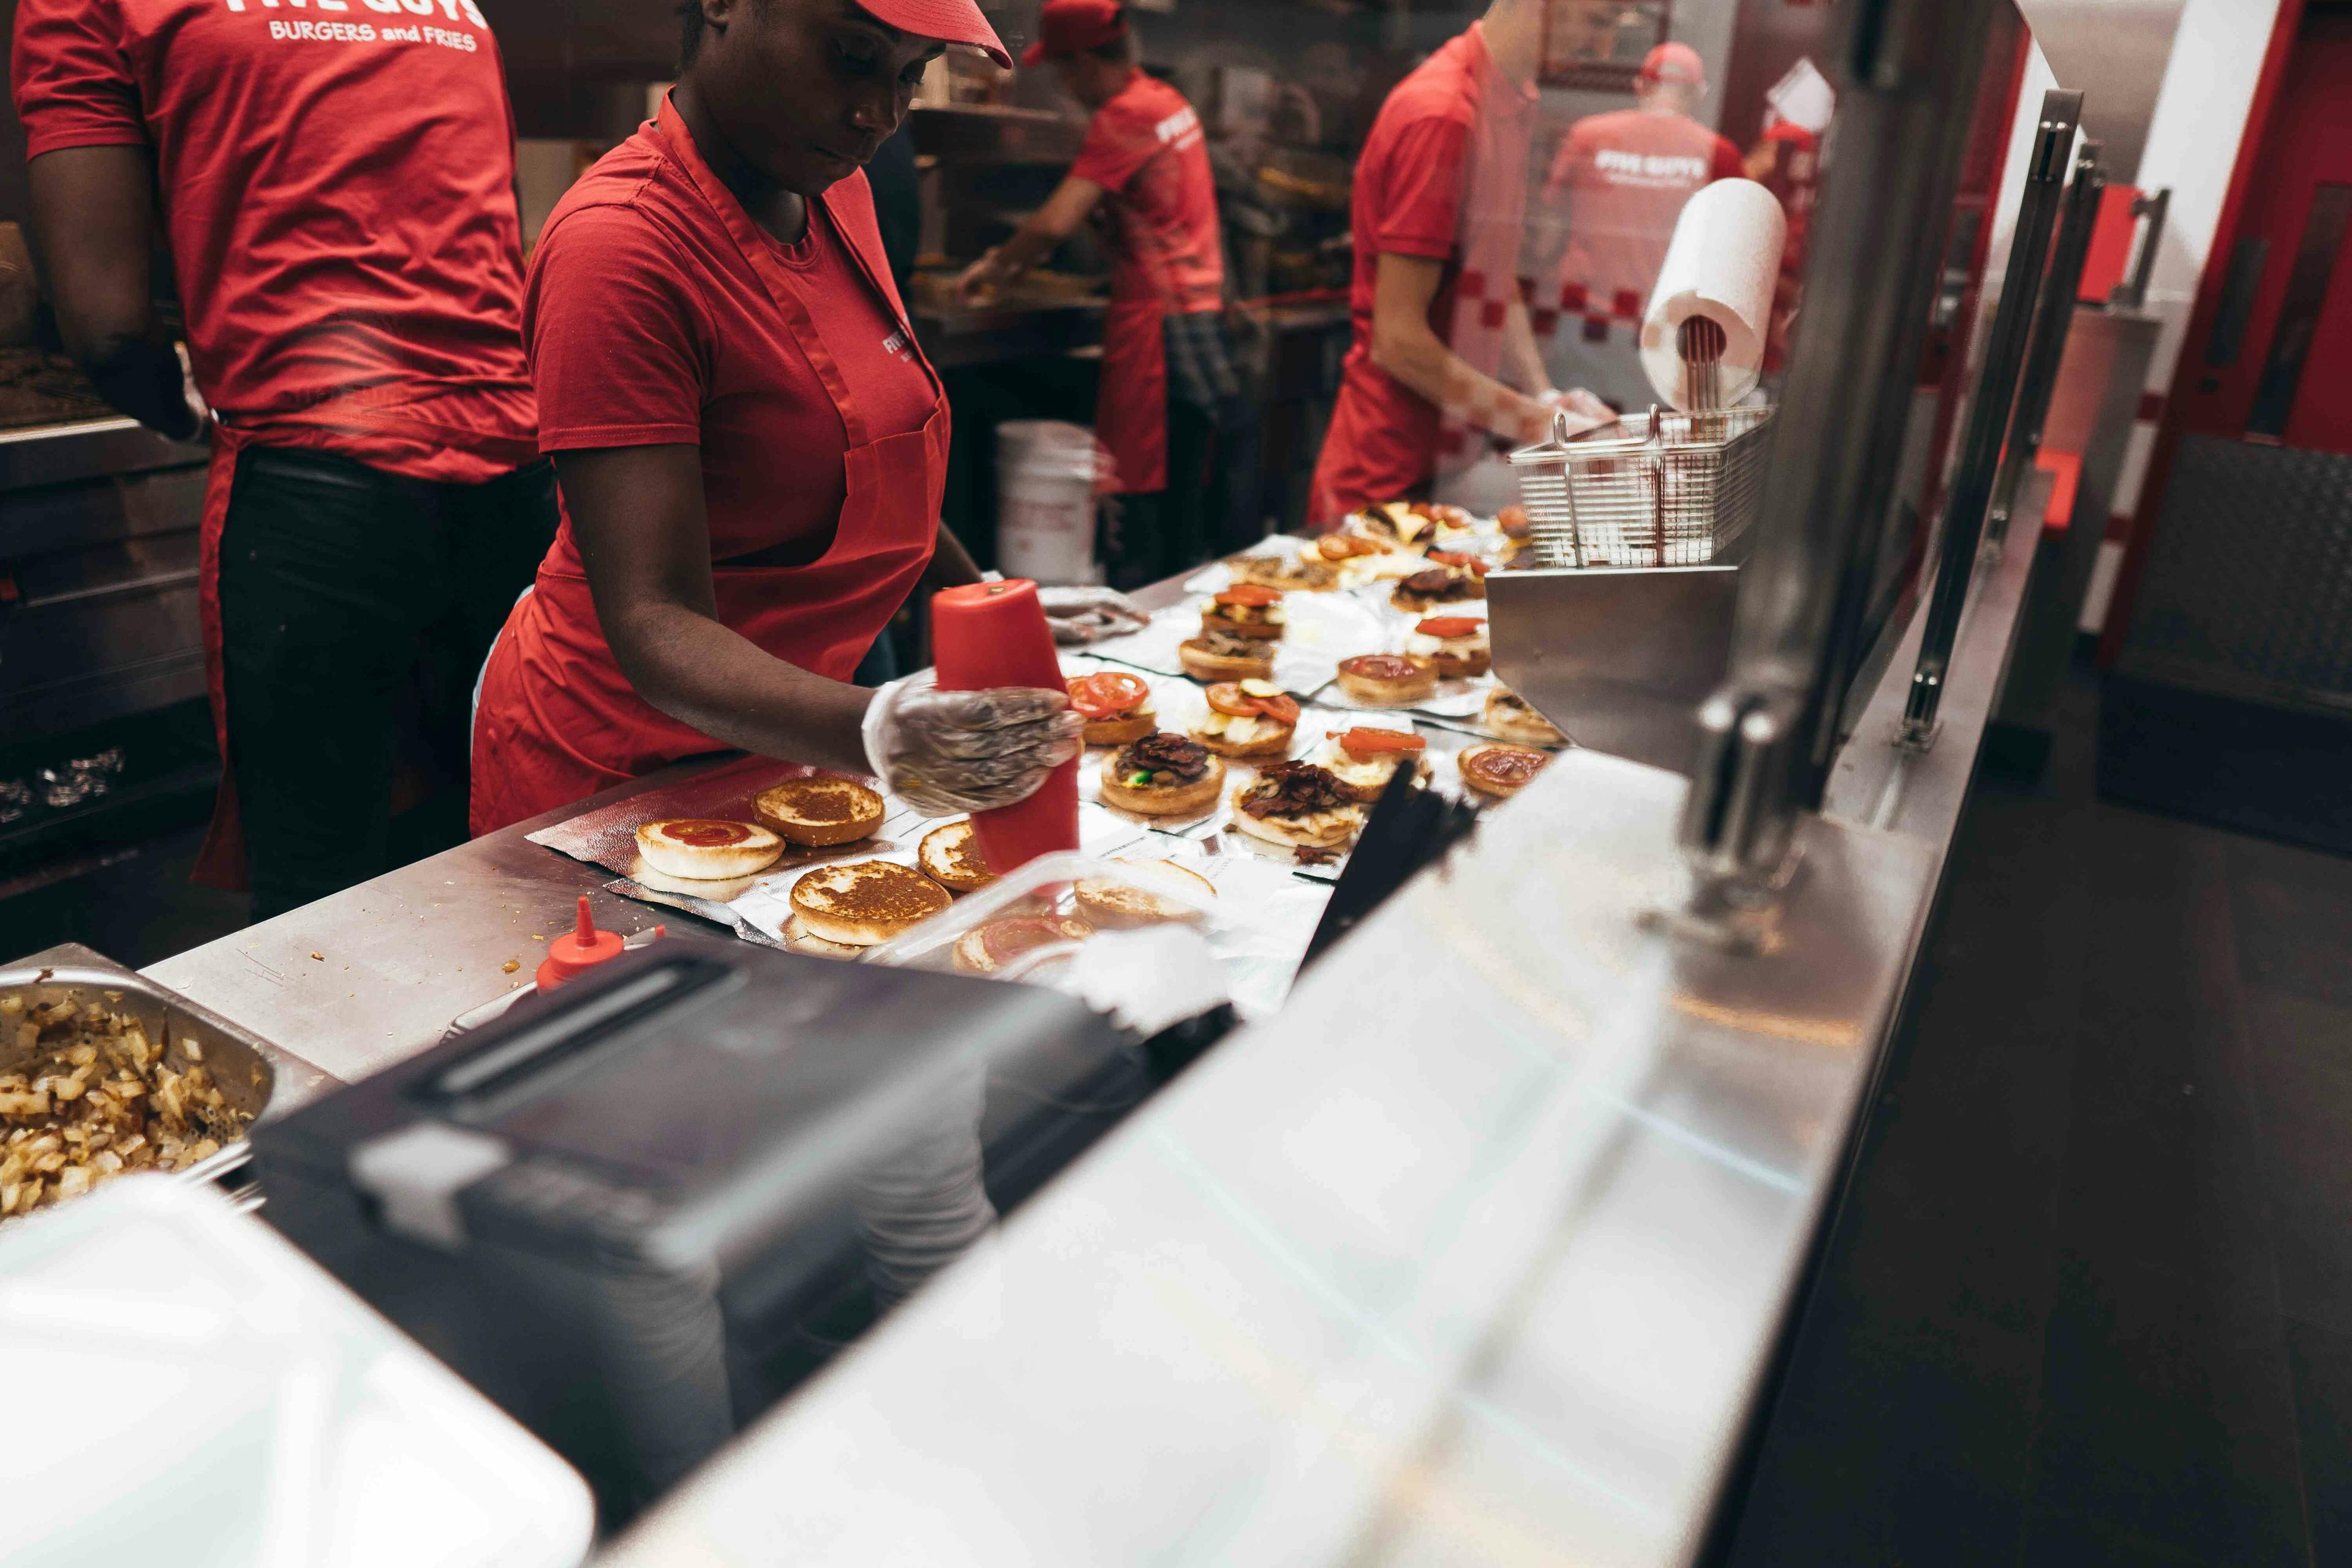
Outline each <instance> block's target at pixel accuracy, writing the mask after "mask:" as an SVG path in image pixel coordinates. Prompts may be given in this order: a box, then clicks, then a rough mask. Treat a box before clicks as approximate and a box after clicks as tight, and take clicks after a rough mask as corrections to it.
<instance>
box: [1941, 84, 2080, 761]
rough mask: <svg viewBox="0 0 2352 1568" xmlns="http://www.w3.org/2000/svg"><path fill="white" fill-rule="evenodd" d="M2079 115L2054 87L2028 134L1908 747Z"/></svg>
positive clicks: (1989, 477)
mask: <svg viewBox="0 0 2352 1568" xmlns="http://www.w3.org/2000/svg"><path fill="white" fill-rule="evenodd" d="M2082 118H2083V95H2082V94H2081V93H2079V92H2064V91H2055V90H2053V91H2051V92H2048V93H2045V94H2043V95H2042V117H2041V125H2040V129H2038V130H2037V131H2036V132H2035V133H2034V138H2033V153H2032V161H2031V162H2029V163H2027V165H2026V174H2025V194H2024V195H2023V196H2021V198H2020V199H2019V202H2018V209H2017V228H2016V231H2015V238H2014V239H2013V240H2012V242H2011V247H2010V252H2009V268H2008V270H2007V271H2006V272H2005V273H2004V274H2003V275H2002V279H2001V291H2000V311H1999V312H1998V313H1997V314H1996V315H1995V316H1994V318H1993V324H1992V336H1991V338H1990V341H1989V342H1988V343H1987V346H1986V349H1985V363H1984V369H1983V370H1982V371H1981V372H1980V373H1979V375H1978V378H1977V391H1976V397H1975V399H1974V400H1973V404H1972V405H1971V406H1970V408H1969V426H1968V433H1967V435H1966V437H1964V438H1963V440H1962V442H1961V446H1960V460H1959V464H1958V468H1956V469H1955V470H1954V477H1953V481H1952V490H1951V499H1950V500H1949V501H1948V503H1947V505H1946V508H1945V511H1944V548H1943V554H1942V559H1941V560H1940V562H1939V563H1938V564H1937V571H1936V586H1935V591H1934V594H1933V595H1932V596H1931V597H1930V598H1929V599H1928V602H1927V621H1926V624H1925V627H1924V632H1923V636H1922V639H1921V642H1920V645H1919V666H1918V668H1916V670H1914V671H1913V672H1912V676H1911V694H1910V699H1909V700H1908V701H1907V702H1906V704H1905V706H1904V710H1903V741H1902V743H1903V744H1905V745H1907V746H1914V747H1919V748H1925V747H1927V746H1929V745H1932V744H1934V743H1935V737H1936V710H1937V705H1938V704H1939V703H1941V702H1942V700H1943V696H1944V672H1945V670H1946V668H1948V666H1949V665H1950V663H1951V658H1952V643H1953V641H1954V639H1955V638H1957V637H1958V636H1959V630H1960V613H1961V611H1962V610H1964V609H1965V608H1967V606H1968V597H1969V582H1970V581H1971V580H1972V579H1973V578H1974V577H1975V575H1976V565H1977V554H1978V547H1979V545H1980V544H1981V543H1982V542H1983V540H1984V526H1985V516H1986V513H1987V512H1988V510H1990V507H1991V503H1992V492H1993V481H1994V479H1996V477H1997V475H1998V470H1999V468H2000V453H2001V445H2002V439H2003V437H2004V436H2005V435H2006V434H2007V432H2008V430H2009V426H2010V416H2011V413H2012V411H2013V409H2014V406H2015V402H2016V397H2017V384H2018V376H2019V374H2020V373H2021V371H2022V370H2023V369H2024V366H2025V348H2026V339H2027V337H2028V336H2029V335H2030V334H2031V332H2032V324H2033V307H2034V302H2035V300H2037V299H2038V298H2039V297H2040V292H2041V286H2042V276H2043V274H2044V273H2045V272H2047V271H2048V270H2049V265H2050V231H2051V229H2052V228H2053V226H2054V225H2055V224H2056V222H2057V217H2058V204H2059V198H2060V196H2061V195H2063V193H2064V189H2065V186H2064V180H2065V174H2066V154H2067V152H2068V150H2069V149H2071V148H2072V147H2073V146H2074V131H2075V127H2076V126H2077V125H2079V124H2080V123H2081V122H2082Z"/></svg>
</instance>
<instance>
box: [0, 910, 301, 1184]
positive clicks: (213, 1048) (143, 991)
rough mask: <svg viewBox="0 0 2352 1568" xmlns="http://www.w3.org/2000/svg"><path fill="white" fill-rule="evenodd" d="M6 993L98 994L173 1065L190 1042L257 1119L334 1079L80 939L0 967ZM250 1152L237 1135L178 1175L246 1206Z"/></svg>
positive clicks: (1, 1063) (53, 998) (31, 999)
mask: <svg viewBox="0 0 2352 1568" xmlns="http://www.w3.org/2000/svg"><path fill="white" fill-rule="evenodd" d="M5 996H17V997H21V998H23V999H24V1002H25V1004H26V1006H28V1007H40V1006H50V1005H55V1004H57V1003H59V1002H63V1001H66V1000H68V998H75V999H79V1000H81V1001H83V1002H89V1001H98V1000H103V1002H104V1003H105V1005H106V1006H107V1007H108V1008H109V1009H110V1011H113V1012H116V1013H120V1014H122V1015H123V1016H126V1017H131V1018H136V1019H137V1020H138V1021H139V1024H140V1026H141V1027H142V1029H144V1030H145V1031H146V1033H147V1037H148V1038H150V1039H152V1040H158V1041H163V1042H166V1044H167V1047H168V1048H167V1050H166V1052H165V1056H164V1059H165V1060H166V1061H168V1062H170V1063H171V1064H172V1065H173V1066H174V1067H176V1068H187V1067H188V1066H189V1065H191V1062H192V1060H193V1059H194V1058H192V1057H191V1056H190V1053H189V1049H188V1047H190V1046H191V1045H192V1044H193V1045H194V1047H195V1049H196V1050H197V1051H198V1052H200V1053H202V1060H203V1062H204V1064H205V1067H207V1068H210V1069H211V1077H212V1080H213V1082H214V1084H215V1086H216V1087H217V1088H218V1089H220V1091H221V1097H222V1098H223V1099H225V1100H227V1101H228V1102H229V1104H230V1105H231V1106H232V1107H234V1108H235V1109H236V1110H238V1111H239V1112H241V1113H243V1114H245V1115H247V1116H251V1117H253V1118H254V1119H255V1120H256V1121H257V1123H258V1122H261V1121H275V1120H276V1119H277V1118H278V1117H281V1116H284V1115H286V1114H288V1113H289V1112H290V1111H292V1110H295V1109H297V1108H298V1107H300V1106H302V1105H306V1104H308V1103H309V1102H310V1101H311V1100H316V1099H318V1098H319V1096H320V1095H321V1094H324V1093H326V1092H327V1091H328V1090H329V1089H331V1088H332V1087H333V1084H334V1080H333V1079H331V1078H329V1077H328V1076H327V1075H326V1074H325V1073H322V1072H320V1070H319V1069H318V1068H314V1067H312V1066H311V1065H310V1063H308V1062H305V1061H300V1060H298V1059H296V1058H293V1057H290V1056H288V1055H287V1054H286V1053H285V1052H284V1051H281V1050H279V1049H278V1047H275V1046H273V1045H271V1044H270V1043H269V1042H268V1041H267V1040H265V1039H263V1038H261V1037H259V1036H257V1035H255V1034H252V1033H250V1032H249V1031H247V1030H246V1029H243V1028H240V1027H238V1026H236V1025H235V1024H232V1023H230V1022H229V1021H228V1020H227V1019H226V1018H224V1017H222V1016H220V1015H219V1014H217V1013H215V1012H212V1011H211V1010H209V1009H207V1008H204V1007H199V1006H198V1005H195V1004H194V1002H191V1001H189V1000H188V999H187V998H186V997H184V996H182V995H180V994H178V993H176V992H173V991H171V990H167V989H166V988H165V987H163V986H161V985H158V984H155V982H153V981H152V980H150V979H148V978H147V977H146V976H144V975H142V974H141V973H139V972H138V971H137V970H134V969H126V968H125V967H123V966H122V965H121V964H120V963H115V962H114V961H113V960H112V959H110V958H107V957H105V956H104V955H102V954H100V953H98V952H93V951H91V950H90V949H89V948H87V947H84V946H82V945H81V944H80V943H79V942H61V943H59V944H58V946H56V947H51V948H44V949H43V950H42V951H40V952H36V953H33V954H31V955H30V956H28V957H25V958H20V959H16V961H14V962H13V963H8V964H5V966H0V997H5ZM9 1060H10V1048H9V1046H8V1045H6V1044H0V1071H5V1070H7V1068H8V1065H9ZM252 1153H253V1151H252V1145H251V1143H250V1142H248V1141H246V1140H240V1141H238V1142H235V1143H232V1144H230V1145H229V1146H228V1147H227V1148H226V1149H223V1150H222V1151H221V1152H219V1153H217V1154H215V1155H214V1156H212V1157H211V1158H210V1159H207V1160H205V1161H203V1162H202V1163H198V1164H195V1165H191V1166H189V1167H188V1168H187V1169H186V1170H184V1171H181V1172H178V1173H176V1174H177V1175H178V1176H179V1177H180V1178H181V1179H183V1180H185V1181H190V1182H199V1183H205V1182H216V1183H218V1184H220V1185H221V1186H222V1187H223V1188H224V1189H225V1190H226V1191H227V1193H228V1194H229V1196H230V1197H231V1198H232V1199H235V1200H236V1201H239V1202H242V1203H246V1204H248V1205H250V1204H251V1203H253V1202H255V1201H257V1194H256V1193H255V1192H254V1190H253V1187H252V1184H251V1183H250V1181H249V1180H248V1179H247V1177H246V1176H245V1175H244V1171H245V1167H246V1165H247V1163H248V1162H249V1161H250V1160H251V1159H252Z"/></svg>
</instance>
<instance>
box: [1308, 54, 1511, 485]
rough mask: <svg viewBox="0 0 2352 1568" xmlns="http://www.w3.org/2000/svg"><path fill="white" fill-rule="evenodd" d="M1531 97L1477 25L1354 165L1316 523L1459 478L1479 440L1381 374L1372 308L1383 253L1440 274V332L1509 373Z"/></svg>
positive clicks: (1440, 59) (1431, 67) (1404, 88)
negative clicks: (1352, 255) (1510, 311)
mask: <svg viewBox="0 0 2352 1568" xmlns="http://www.w3.org/2000/svg"><path fill="white" fill-rule="evenodd" d="M1535 110H1536V95H1535V91H1534V89H1532V88H1528V87H1522V86H1520V85H1519V84H1518V83H1517V82H1514V81H1512V80H1511V79H1510V78H1508V77H1507V76H1506V75H1504V74H1503V72H1502V70H1501V68H1499V67H1497V66H1496V64H1495V57H1494V56H1493V55H1492V54H1490V53H1489V52H1488V51H1487V48H1486V28H1485V27H1484V26H1483V25H1482V24H1479V23H1475V22H1474V23H1472V24H1471V25H1470V27H1469V30H1468V31H1466V32H1465V33H1463V34H1461V35H1460V36H1459V37H1455V38H1454V39H1453V40H1451V41H1450V42H1448V43H1447V44H1445V45H1444V47H1441V48H1440V49H1438V50H1437V52H1436V53H1434V54H1433V55H1431V56H1430V57H1429V58H1428V59H1427V60H1425V61H1423V63H1422V64H1421V66H1420V67H1419V68H1416V69H1415V70H1414V71H1413V72H1412V75H1410V76H1408V77H1406V78H1405V79H1404V80H1402V81H1401V82H1399V83H1398V84H1397V86H1396V89H1395V90H1394V91H1392V92H1391V93H1390V94H1389V96H1388V101H1387V102H1385V103H1383V104H1381V111H1380V114H1379V116H1378V117H1377V118H1375V119H1374V120H1373V121H1372V129H1371V133H1370V135H1369V136H1367V137H1366V138H1365V141H1364V151H1363V154H1362V156H1360V158H1359V159H1358V160H1357V163H1356V187H1355V205H1354V209H1353V226H1354V233H1355V243H1356V261H1355V274H1354V277H1353V279H1351V281H1350V285H1349V294H1348V310H1349V316H1350V317H1351V318H1352V321H1353V324H1354V342H1353V343H1352V345H1351V346H1350V347H1349V350H1348V358H1347V363H1346V364H1345V366H1344V367H1343V368H1342V370H1341V373H1340V381H1339V399H1338V401H1337V402H1336V403H1335V404H1334V405H1333V407H1332V411H1331V427H1330V430H1329V433H1328V435H1326V436H1325V437H1324V441H1323V453H1322V456H1321V458H1319V459H1318V461H1317V463H1316V465H1315V483H1314V489H1313V493H1312V495H1311V498H1310V500H1309V502H1308V521H1309V522H1310V523H1312V524H1313V525H1314V526H1317V527H1325V528H1328V527H1329V526H1331V525H1332V524H1334V523H1336V522H1337V521H1339V519H1340V518H1342V517H1344V516H1346V515H1347V514H1348V513H1349V511H1352V510H1356V509H1357V508H1359V507H1362V506H1366V505H1369V504H1371V503H1373V502H1377V501H1385V500H1398V499H1400V498H1402V497H1403V496H1405V495H1406V494H1408V493H1410V492H1412V491H1414V490H1416V489H1420V488H1421V487H1423V486H1424V485H1426V484H1427V483H1428V482H1429V481H1430V479H1432V478H1433V476H1435V475H1436V474H1437V473H1438V472H1439V471H1440V470H1441V469H1445V470H1450V469H1453V468H1459V467H1463V466H1465V465H1466V464H1467V463H1468V462H1470V461H1471V460H1472V459H1474V458H1475V457H1476V456H1477V455H1478V452H1479V450H1480V448H1481V447H1482V445H1483V443H1484V439H1485V437H1484V436H1483V434H1482V433H1480V432H1475V431H1472V430H1470V429H1468V428H1466V427H1465V426H1461V425H1458V424H1449V423H1448V422H1446V421H1444V420H1443V419H1441V417H1440V416H1439V414H1438V411H1437V408H1436V405H1433V404H1432V403H1431V402H1429V400H1428V399H1426V398H1424V397H1423V396H1422V395H1420V394H1419V393H1417V392H1413V391H1412V390H1411V389H1409V388H1408V387H1406V386H1405V385H1404V384H1402V383H1401V382H1399V381H1398V380H1397V379H1396V378H1395V377H1394V376H1391V374H1389V373H1388V372H1386V371H1384V370H1382V369H1381V368H1380V367H1379V366H1378V365H1376V364H1374V363H1372V302H1373V299H1374V295H1375V291H1376V285H1377V279H1378V276H1379V268H1380V258H1381V255H1382V254H1383V253H1391V254H1394V255H1399V256H1417V257H1422V258H1427V259H1430V260H1434V261H1443V262H1444V263H1445V268H1444V274H1443V278H1442V280H1441V281H1440V283H1439V285H1438V289H1437V295H1436V297H1435V298H1434V299H1433V300H1431V301H1430V306H1429V324H1430V328H1431V330H1432V331H1434V332H1436V334H1437V335H1438V337H1439V338H1440V339H1441V340H1442V341H1443V342H1445V344H1446V345H1447V346H1448V347H1449V348H1451V349H1453V351H1454V353H1457V354H1459V355H1460V356H1461V357H1462V358H1463V359H1465V361H1467V362H1468V363H1470V365H1471V367H1472V368H1473V369H1475V370H1477V371H1479V372H1481V373H1482V374H1486V375H1489V376H1492V375H1494V374H1496V372H1497V371H1498V370H1499V369H1500V368H1501V364H1502V326H1503V319H1504V311H1505V310H1506V308H1507V305H1508V303H1509V301H1510V300H1511V298H1512V296H1513V295H1515V294H1516V293H1517V290H1518V277H1519V248H1520V246H1521V244H1522V242H1523V237H1524V234H1525V230H1526V218H1527V185H1528V146H1529V139H1530V137H1531V136H1532V135H1533V133H1534V129H1535Z"/></svg>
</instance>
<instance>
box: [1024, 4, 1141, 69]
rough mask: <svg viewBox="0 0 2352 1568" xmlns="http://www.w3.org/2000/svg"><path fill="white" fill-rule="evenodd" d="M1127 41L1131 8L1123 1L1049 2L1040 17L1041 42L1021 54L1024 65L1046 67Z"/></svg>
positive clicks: (1038, 40) (1038, 37)
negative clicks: (1054, 60) (1049, 64)
mask: <svg viewBox="0 0 2352 1568" xmlns="http://www.w3.org/2000/svg"><path fill="white" fill-rule="evenodd" d="M1124 37H1127V7H1126V6H1124V5H1120V4H1119V0H1045V5H1044V6H1043V7H1042V8H1040V9H1039V11H1038V13H1037V41H1036V42H1035V43H1034V44H1032V45H1030V46H1029V47H1027V48H1025V49H1024V50H1022V51H1021V63H1022V64H1023V65H1024V66H1042V65H1044V64H1045V62H1046V61H1047V60H1050V59H1058V58H1061V57H1063V56H1065V55H1076V54H1083V53H1085V52H1086V51H1087V50H1088V49H1098V48H1101V47H1103V46H1104V45H1105V44H1108V43H1115V42H1117V41H1118V39H1120V38H1124Z"/></svg>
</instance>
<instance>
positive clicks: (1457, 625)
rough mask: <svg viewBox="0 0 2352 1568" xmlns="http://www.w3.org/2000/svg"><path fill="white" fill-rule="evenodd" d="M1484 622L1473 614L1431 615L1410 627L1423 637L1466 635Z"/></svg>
mask: <svg viewBox="0 0 2352 1568" xmlns="http://www.w3.org/2000/svg"><path fill="white" fill-rule="evenodd" d="M1485 625H1486V622H1484V621H1482V620H1480V619H1479V618H1478V617H1477V616H1430V617H1429V619H1427V620H1425V621H1423V622H1422V623H1421V625H1419V626H1415V627H1413V628H1412V629H1413V630H1415V631H1417V632H1419V633H1420V634H1421V635H1422V636H1423V637H1469V636H1471V635H1472V634H1473V633H1475V631H1477V629H1478V628H1479V627H1480V626H1485Z"/></svg>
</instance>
